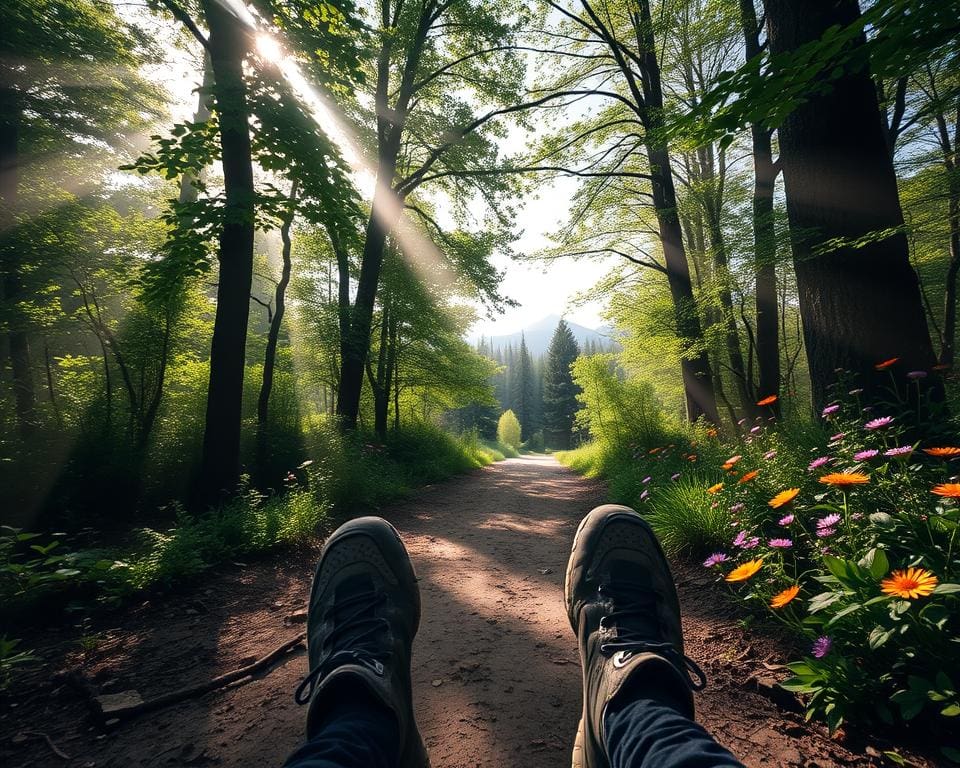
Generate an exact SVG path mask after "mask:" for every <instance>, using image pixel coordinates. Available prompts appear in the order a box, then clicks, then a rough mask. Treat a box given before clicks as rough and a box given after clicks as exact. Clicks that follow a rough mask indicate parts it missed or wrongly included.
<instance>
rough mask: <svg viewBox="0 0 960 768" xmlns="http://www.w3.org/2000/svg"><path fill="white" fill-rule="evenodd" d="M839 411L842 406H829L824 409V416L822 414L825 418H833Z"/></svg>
mask: <svg viewBox="0 0 960 768" xmlns="http://www.w3.org/2000/svg"><path fill="white" fill-rule="evenodd" d="M839 410H840V406H839V405H828V406H827V407H826V408H824V409H823V414H822V415H823V416H824V417H827V416H832V415H833V414H835V413H836V412H837V411H839Z"/></svg>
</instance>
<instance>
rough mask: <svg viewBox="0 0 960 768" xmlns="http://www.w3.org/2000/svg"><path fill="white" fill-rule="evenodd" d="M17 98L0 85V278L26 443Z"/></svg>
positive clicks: (29, 415)
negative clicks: (17, 235)
mask: <svg viewBox="0 0 960 768" xmlns="http://www.w3.org/2000/svg"><path fill="white" fill-rule="evenodd" d="M20 112H21V106H20V99H19V98H18V96H17V92H16V88H15V86H14V85H13V84H12V83H0V236H2V237H3V239H4V240H5V241H6V242H3V243H0V275H2V276H3V300H4V303H5V304H6V305H7V307H8V309H9V310H10V314H11V315H12V322H10V325H9V331H8V332H7V338H8V343H9V346H10V366H11V369H12V371H13V392H14V408H15V412H16V417H17V429H18V431H19V432H20V436H21V438H23V439H24V440H26V439H27V438H29V437H31V436H32V435H33V433H34V432H35V431H36V426H37V423H36V418H37V413H36V406H37V397H36V392H35V390H34V385H33V365H32V363H31V360H30V339H29V336H28V335H27V330H26V328H25V327H24V326H23V324H22V323H21V320H20V317H19V314H20V313H19V310H18V309H17V308H16V304H17V302H18V301H21V300H22V299H23V283H22V280H21V274H20V272H21V269H22V265H21V264H20V260H19V258H18V256H17V253H16V248H15V246H14V245H13V243H12V242H11V240H12V238H11V237H10V235H11V234H12V233H13V231H14V230H15V228H16V225H17V220H16V210H17V205H18V202H19V200H18V196H19V195H18V192H19V190H18V185H19V174H18V173H17V163H18V161H19V158H18V156H17V155H18V152H19V141H20V117H21V114H20Z"/></svg>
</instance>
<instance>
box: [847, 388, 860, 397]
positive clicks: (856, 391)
mask: <svg viewBox="0 0 960 768" xmlns="http://www.w3.org/2000/svg"><path fill="white" fill-rule="evenodd" d="M862 394H863V390H862V389H851V390H850V395H851V396H852V397H857V396H858V395H862Z"/></svg>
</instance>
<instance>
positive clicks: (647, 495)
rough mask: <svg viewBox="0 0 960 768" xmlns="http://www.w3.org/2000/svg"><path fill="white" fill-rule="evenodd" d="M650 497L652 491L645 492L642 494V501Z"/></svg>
mask: <svg viewBox="0 0 960 768" xmlns="http://www.w3.org/2000/svg"><path fill="white" fill-rule="evenodd" d="M649 496H650V491H644V492H643V493H641V494H640V501H646V500H647V499H648V498H649Z"/></svg>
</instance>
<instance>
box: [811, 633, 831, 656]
mask: <svg viewBox="0 0 960 768" xmlns="http://www.w3.org/2000/svg"><path fill="white" fill-rule="evenodd" d="M832 646H833V641H832V640H831V639H830V638H829V637H827V636H826V635H823V636H821V637H818V638H817V639H816V640H814V641H813V647H812V648H811V649H810V653H812V654H813V655H814V656H816V657H817V658H818V659H822V658H823V657H824V656H826V655H827V654H828V653H830V648H831V647H832Z"/></svg>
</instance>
